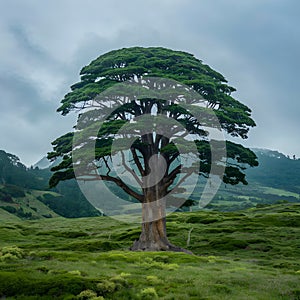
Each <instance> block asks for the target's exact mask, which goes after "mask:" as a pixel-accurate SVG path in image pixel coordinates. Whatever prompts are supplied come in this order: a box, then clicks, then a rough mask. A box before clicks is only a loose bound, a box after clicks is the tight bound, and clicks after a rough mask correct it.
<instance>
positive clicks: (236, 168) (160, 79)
mask: <svg viewBox="0 0 300 300" xmlns="http://www.w3.org/2000/svg"><path fill="white" fill-rule="evenodd" d="M80 74H81V81H80V82H79V83H76V84H74V85H73V86H72V87H71V92H70V93H68V94H67V95H66V96H65V97H64V99H63V100H62V101H61V106H60V107H59V109H58V111H59V112H61V113H62V114H63V115H66V114H68V113H69V112H71V111H78V110H79V111H80V114H79V117H78V124H77V126H76V131H75V133H67V134H65V135H63V136H62V137H60V138H58V139H57V140H55V141H54V142H53V147H54V151H53V152H51V153H49V154H48V158H49V159H54V158H57V157H62V158H63V160H62V162H61V163H60V164H59V165H58V166H55V167H54V168H52V170H53V171H54V172H55V173H54V174H53V176H52V178H51V179H50V185H51V186H55V185H56V184H57V183H58V182H60V181H62V180H68V179H71V178H74V177H75V173H76V170H74V168H75V167H76V169H77V170H80V171H79V172H80V173H78V172H77V174H76V175H77V176H76V177H77V179H79V180H80V179H81V180H82V181H84V182H85V181H92V180H94V181H96V180H99V179H101V180H104V181H107V182H111V183H114V184H115V185H116V186H118V187H119V188H120V189H122V190H123V191H124V192H126V193H127V194H128V195H130V196H131V197H133V198H134V199H135V200H136V201H138V202H140V203H141V204H142V217H143V224H142V232H141V235H140V237H139V239H138V240H137V241H135V243H134V244H133V246H132V248H131V249H132V250H166V249H168V250H173V251H184V250H183V249H180V248H178V247H176V246H174V245H172V244H171V243H170V242H169V241H168V238H167V235H166V219H165V215H166V207H167V206H169V207H170V206H175V207H177V205H178V204H177V203H178V201H179V198H178V197H177V198H176V195H177V194H180V192H182V189H184V188H183V187H182V186H181V185H180V184H181V183H182V182H183V181H184V180H185V179H186V178H188V177H190V176H191V174H192V173H196V174H197V175H200V176H203V177H207V176H209V174H210V173H212V174H213V175H216V176H220V177H221V178H223V181H224V182H225V183H227V184H238V183H240V182H241V183H244V184H247V181H246V179H245V174H244V170H245V166H246V165H248V166H251V167H253V166H257V165H258V162H257V160H256V156H255V154H254V153H253V152H252V151H251V150H250V149H246V148H244V147H243V146H242V145H239V144H235V143H232V142H227V143H226V144H225V143H222V141H220V140H219V139H216V138H215V139H214V138H213V137H212V136H211V133H210V130H209V128H210V129H214V130H220V131H221V130H223V131H224V132H226V133H227V134H229V135H231V136H234V137H240V138H243V139H245V138H247V134H248V131H249V129H250V128H251V127H253V126H255V122H254V121H253V120H252V119H251V110H250V109H249V108H248V107H247V106H246V105H244V104H242V103H240V102H239V101H237V100H236V99H234V98H233V97H232V96H231V93H232V92H234V91H235V89H234V88H233V87H231V86H229V85H228V84H227V81H226V79H225V78H224V77H223V76H222V75H221V74H219V73H218V72H216V71H214V70H212V69H211V68H210V67H209V66H207V65H205V64H203V63H202V62H201V61H200V60H198V59H197V58H195V57H194V56H193V55H191V54H189V53H185V52H180V51H173V50H169V49H164V48H154V47H152V48H141V47H134V48H128V49H120V50H116V51H111V52H109V53H106V54H104V55H101V56H100V57H98V58H97V59H95V60H94V61H92V62H91V63H90V64H89V65H88V66H85V67H84V68H83V69H82V70H81V72H80ZM124 82H127V83H128V82H131V87H129V86H128V85H126V84H123V85H122V83H124ZM183 85H184V86H183ZM112 87H114V88H115V90H114V89H112ZM119 90H121V92H114V91H119ZM111 91H112V93H111ZM188 93H190V94H188ZM122 101H123V102H122ZM120 103H121V104H120ZM109 107H110V108H111V109H110V110H109V113H108V114H107V115H106V119H105V120H103V122H100V123H99V118H101V116H102V115H103V113H104V112H107V110H108V108H109ZM99 108H101V109H100V111H99ZM212 111H214V114H213V113H212ZM199 112H201V118H199V119H198V117H197V116H198V114H199ZM140 117H143V118H140ZM214 117H215V119H216V120H218V121H217V123H216V124H213V122H212V120H213V119H214ZM101 121H102V120H101ZM98 125H99V127H97V126H98ZM101 125H102V126H101ZM95 128H96V130H95ZM124 128H126V129H124ZM122 130H125V131H124V132H122ZM120 140H121V141H120ZM209 142H211V144H210V143H209ZM74 143H75V144H74ZM128 143H129V144H128ZM212 144H213V146H211V145H212ZM114 145H117V146H115V148H114ZM193 146H194V147H195V151H194V153H193V151H192V150H191V149H193ZM225 147H226V150H227V157H226V150H225ZM211 148H212V149H211ZM180 149H181V150H180ZM180 151H182V152H180ZM223 152H224V153H223ZM213 153H216V154H217V155H216V157H214V154H213ZM117 154H120V155H121V156H122V159H121V164H122V166H123V169H124V171H127V172H128V174H130V176H131V177H132V178H133V180H134V181H135V183H136V184H137V187H136V188H134V187H132V185H130V184H128V183H127V182H125V181H124V180H122V178H120V176H119V175H118V174H116V173H115V170H114V168H113V162H114V161H115V160H117V158H116V155H117ZM181 154H185V155H187V156H188V155H189V157H191V156H193V154H194V155H195V157H194V160H196V162H195V161H194V162H193V163H192V164H191V166H189V167H187V166H185V165H184V164H183V163H182V161H181V159H182V157H181ZM225 159H227V165H226V166H224V164H225V161H224V160H225ZM153 161H154V162H153ZM199 161H200V166H197V163H199ZM195 164H196V166H195ZM74 166H75V167H74ZM222 166H224V176H222V175H223V172H221V173H222V174H219V172H217V171H216V172H214V171H213V170H214V167H215V169H217V170H219V169H220V168H222ZM160 172H161V173H162V174H161V177H160ZM180 176H182V178H181V179H180V180H179V177H180ZM176 188H178V189H177V190H176ZM174 191H175V192H174ZM172 192H174V197H173V195H172V197H169V195H171V193H172ZM167 197H168V198H167ZM183 199H184V198H183ZM185 200H186V199H185Z"/></svg>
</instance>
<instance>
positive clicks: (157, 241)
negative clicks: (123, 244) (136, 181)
mask: <svg viewBox="0 0 300 300" xmlns="http://www.w3.org/2000/svg"><path fill="white" fill-rule="evenodd" d="M151 194H152V193H149V194H148V195H147V197H146V200H148V201H147V202H146V203H143V204H142V217H143V224H142V232H141V235H140V237H139V239H138V240H136V241H135V242H134V243H133V245H132V247H131V248H130V250H133V251H175V252H186V253H189V254H192V252H190V251H188V250H186V249H183V248H180V247H177V246H174V245H172V244H171V243H170V242H169V240H168V238H167V231H166V205H165V201H164V200H161V199H159V200H157V201H153V200H152V201H151V199H155V198H156V197H155V195H153V194H152V195H151ZM151 196H152V197H151Z"/></svg>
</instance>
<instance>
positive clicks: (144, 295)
mask: <svg viewBox="0 0 300 300" xmlns="http://www.w3.org/2000/svg"><path fill="white" fill-rule="evenodd" d="M141 299H143V300H152V299H158V295H157V293H156V290H155V288H153V287H148V288H145V289H143V290H141Z"/></svg>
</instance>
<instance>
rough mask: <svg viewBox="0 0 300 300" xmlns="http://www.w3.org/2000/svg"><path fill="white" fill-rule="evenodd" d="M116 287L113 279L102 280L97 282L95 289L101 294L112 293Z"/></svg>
mask: <svg viewBox="0 0 300 300" xmlns="http://www.w3.org/2000/svg"><path fill="white" fill-rule="evenodd" d="M116 289H117V285H116V284H115V282H113V281H109V280H103V281H102V282H99V283H98V284H97V291H98V292H99V293H100V294H102V295H105V294H107V293H113V292H114V291H115V290H116Z"/></svg>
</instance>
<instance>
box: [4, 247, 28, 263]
mask: <svg viewBox="0 0 300 300" xmlns="http://www.w3.org/2000/svg"><path fill="white" fill-rule="evenodd" d="M24 256H25V253H24V250H22V249H20V248H19V247H16V246H9V247H3V248H2V249H1V251H0V260H1V261H7V260H18V259H21V258H23V257H24Z"/></svg>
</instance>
